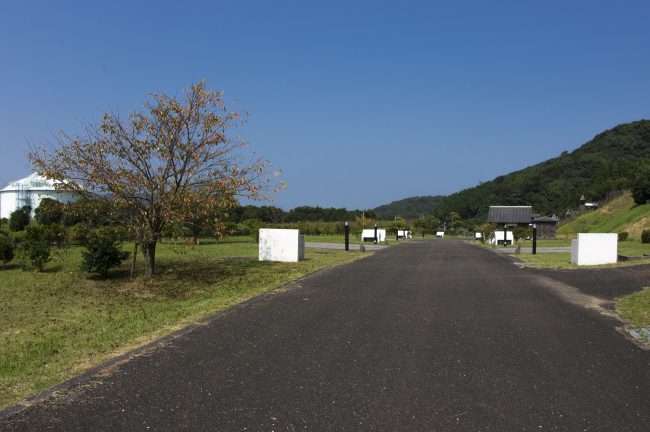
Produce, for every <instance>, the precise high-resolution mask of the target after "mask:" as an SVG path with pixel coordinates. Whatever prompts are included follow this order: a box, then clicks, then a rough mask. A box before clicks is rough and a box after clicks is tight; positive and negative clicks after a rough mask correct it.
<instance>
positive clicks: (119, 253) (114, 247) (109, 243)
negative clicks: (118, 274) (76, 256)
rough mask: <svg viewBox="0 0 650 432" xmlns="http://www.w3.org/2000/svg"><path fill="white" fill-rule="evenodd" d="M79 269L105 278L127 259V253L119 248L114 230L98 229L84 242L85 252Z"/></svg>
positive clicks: (118, 241)
mask: <svg viewBox="0 0 650 432" xmlns="http://www.w3.org/2000/svg"><path fill="white" fill-rule="evenodd" d="M82 256H83V261H82V263H81V269H82V270H83V271H85V272H88V273H96V274H99V275H100V276H101V277H106V276H107V275H108V271H109V270H110V269H112V268H115V267H119V266H120V265H122V262H123V261H124V260H126V259H128V258H129V252H126V251H123V250H122V249H121V248H120V240H119V235H118V233H117V232H116V230H114V229H110V228H99V229H97V230H95V231H93V232H92V233H91V234H90V235H89V236H88V240H87V242H86V250H85V251H83V252H82Z"/></svg>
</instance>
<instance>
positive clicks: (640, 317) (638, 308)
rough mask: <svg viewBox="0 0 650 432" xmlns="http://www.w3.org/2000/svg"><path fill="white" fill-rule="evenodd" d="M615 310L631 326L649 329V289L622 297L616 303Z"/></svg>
mask: <svg viewBox="0 0 650 432" xmlns="http://www.w3.org/2000/svg"><path fill="white" fill-rule="evenodd" d="M616 310H617V311H618V313H620V314H621V315H622V316H623V317H624V318H625V319H626V320H627V321H628V322H629V323H630V324H631V325H632V326H634V327H636V328H650V288H646V289H644V290H643V291H641V292H637V293H634V294H630V295H629V296H625V297H623V298H622V299H620V300H619V301H618V302H617V303H616Z"/></svg>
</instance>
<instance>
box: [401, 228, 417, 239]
mask: <svg viewBox="0 0 650 432" xmlns="http://www.w3.org/2000/svg"><path fill="white" fill-rule="evenodd" d="M397 237H400V238H407V239H410V238H413V235H412V234H411V231H408V230H400V229H398V230H397Z"/></svg>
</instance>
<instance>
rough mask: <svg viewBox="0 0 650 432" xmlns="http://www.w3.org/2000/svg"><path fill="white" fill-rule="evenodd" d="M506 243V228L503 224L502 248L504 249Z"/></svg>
mask: <svg viewBox="0 0 650 432" xmlns="http://www.w3.org/2000/svg"><path fill="white" fill-rule="evenodd" d="M506 243H508V228H506V224H503V247H506Z"/></svg>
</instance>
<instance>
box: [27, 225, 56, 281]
mask: <svg viewBox="0 0 650 432" xmlns="http://www.w3.org/2000/svg"><path fill="white" fill-rule="evenodd" d="M22 251H23V254H24V257H25V258H27V259H29V261H30V262H31V263H32V265H33V266H34V267H36V268H37V269H38V271H43V266H44V265H45V263H46V262H48V261H49V260H50V240H49V238H48V232H47V229H46V228H45V227H44V226H42V225H29V226H28V227H27V228H26V229H25V241H24V242H23V245H22Z"/></svg>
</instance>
